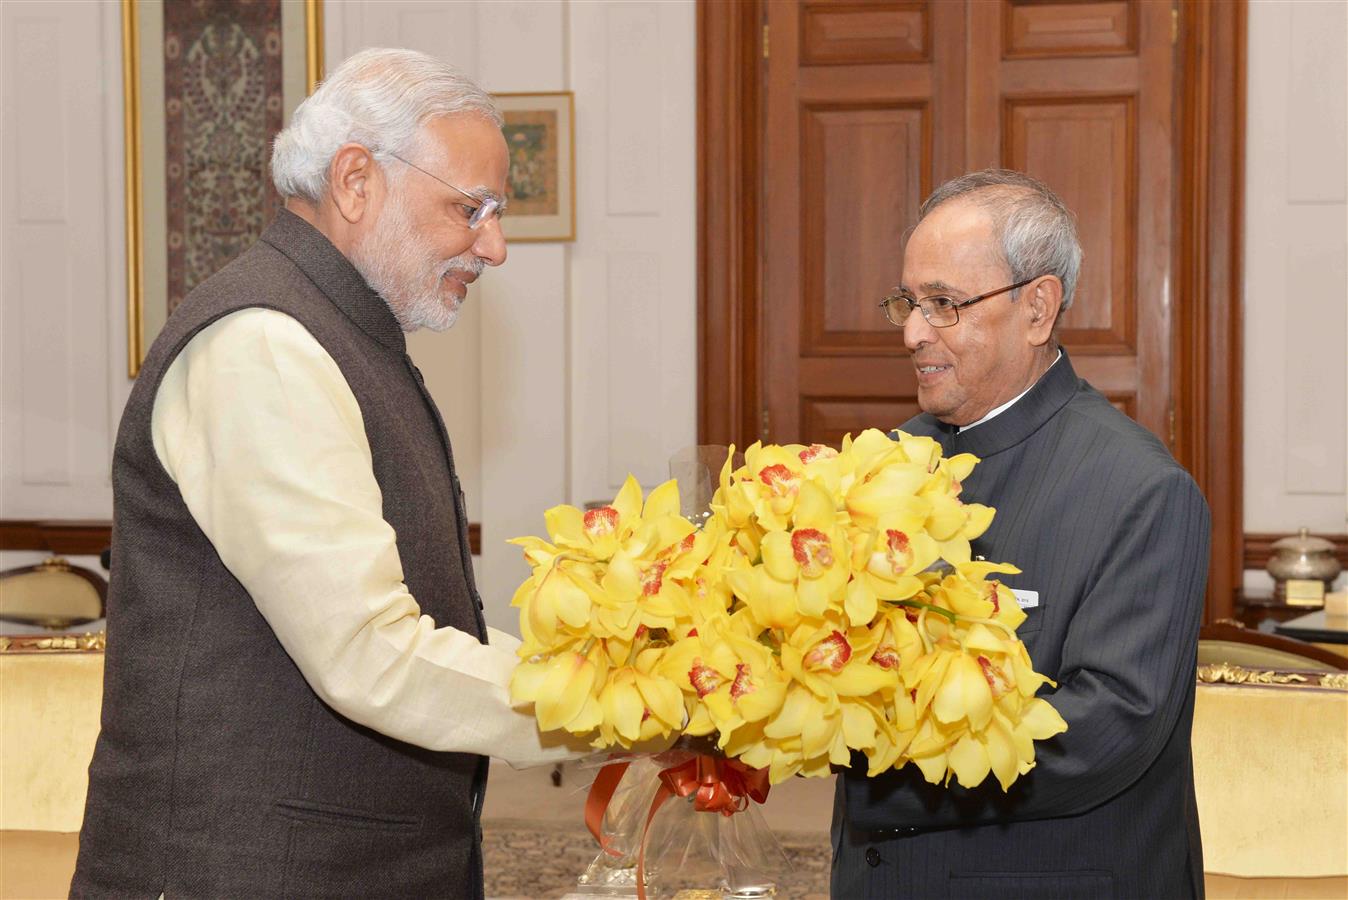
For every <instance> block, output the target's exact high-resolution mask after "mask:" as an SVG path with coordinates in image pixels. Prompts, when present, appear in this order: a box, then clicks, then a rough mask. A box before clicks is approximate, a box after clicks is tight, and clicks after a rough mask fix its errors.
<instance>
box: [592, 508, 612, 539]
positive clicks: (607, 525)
mask: <svg viewBox="0 0 1348 900" xmlns="http://www.w3.org/2000/svg"><path fill="white" fill-rule="evenodd" d="M584 521H585V531H586V533H588V534H589V535H590V537H603V536H604V535H609V534H613V532H615V531H617V530H618V511H617V510H616V509H614V508H613V507H611V506H601V507H599V508H598V509H590V510H586V511H585V520H584Z"/></svg>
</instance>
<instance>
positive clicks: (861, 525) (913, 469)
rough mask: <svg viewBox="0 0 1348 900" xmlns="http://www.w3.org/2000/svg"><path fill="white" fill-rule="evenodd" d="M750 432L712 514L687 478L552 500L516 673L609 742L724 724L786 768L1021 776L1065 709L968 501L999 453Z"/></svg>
mask: <svg viewBox="0 0 1348 900" xmlns="http://www.w3.org/2000/svg"><path fill="white" fill-rule="evenodd" d="M733 458H734V450H733V448H732V449H731V453H730V454H728V456H727V459H726V462H725V465H724V466H723V467H722V468H721V472H720V476H719V484H718V488H717V491H716V493H715V496H714V497H713V499H712V503H711V515H710V517H707V518H706V519H705V521H704V524H703V526H702V527H701V528H697V527H695V526H694V525H692V524H691V523H690V522H689V521H688V520H686V519H684V518H683V517H682V516H680V515H679V497H678V486H677V484H676V483H674V482H672V481H670V482H666V483H665V484H662V485H660V486H659V487H657V488H656V489H655V490H653V491H651V492H650V494H649V495H646V496H645V497H644V499H643V495H642V490H641V487H640V485H639V484H637V482H636V481H635V479H632V478H630V477H629V478H628V479H627V481H626V482H625V483H624V484H623V487H622V489H621V490H620V491H619V492H618V495H617V496H616V497H615V498H614V500H613V503H611V504H609V505H607V506H604V507H601V508H600V509H597V510H590V511H589V512H581V511H580V510H578V509H576V508H574V507H570V506H557V507H553V508H552V509H550V510H548V512H547V513H546V514H545V521H546V524H547V528H548V535H549V540H543V539H540V538H533V537H531V538H519V539H516V540H515V541H513V543H515V544H517V545H518V546H520V547H521V548H522V550H523V552H524V557H525V560H526V562H528V563H529V565H530V566H531V568H532V572H531V574H530V576H529V578H528V579H527V580H526V581H525V582H524V583H523V584H522V585H521V586H520V588H519V590H517V591H516V593H515V597H514V600H513V601H512V602H513V604H514V605H515V606H517V607H519V608H520V628H521V631H522V633H523V636H524V641H523V644H522V646H521V648H520V651H519V653H520V656H521V658H522V662H521V663H520V665H519V667H518V669H517V670H516V672H515V677H514V678H513V679H512V682H511V694H512V697H513V698H514V699H515V701H516V702H520V703H533V704H534V711H535V715H536V716H537V718H538V722H539V727H540V728H543V729H545V730H550V729H557V728H563V729H566V730H568V731H571V732H572V733H575V734H579V735H584V736H586V737H588V738H589V739H590V741H591V743H592V744H593V745H594V746H596V747H610V746H624V747H630V746H632V745H633V744H634V743H636V742H639V741H643V740H647V739H649V738H652V737H654V736H656V735H659V734H669V733H671V732H672V731H679V730H681V731H682V732H684V733H686V734H690V735H713V734H714V735H715V736H716V742H717V746H718V747H719V748H720V749H721V751H722V752H723V753H725V754H726V755H727V756H731V757H734V758H737V759H739V760H741V761H742V762H744V763H745V764H747V765H751V766H757V767H763V768H766V769H768V771H769V777H770V779H771V780H772V781H774V782H778V781H781V780H782V779H784V778H788V777H791V776H792V775H796V774H802V775H806V776H823V775H827V774H828V773H829V771H830V768H831V767H832V766H835V765H850V764H851V760H852V753H853V751H860V752H862V753H864V754H865V756H866V757H867V772H868V773H869V774H871V775H876V774H879V773H881V772H884V771H888V770H890V769H892V768H896V767H900V766H903V765H906V764H907V763H909V762H911V763H913V764H915V765H917V766H918V767H919V769H920V770H921V771H922V773H923V777H924V778H926V779H927V780H929V781H932V782H933V783H944V782H948V781H949V780H950V779H951V778H954V779H957V780H958V781H959V782H960V783H961V784H963V785H965V786H966V787H972V786H974V785H977V784H980V783H981V782H983V781H984V780H985V779H986V777H987V776H988V775H989V774H993V775H994V776H995V777H996V778H997V780H998V782H999V783H1000V784H1001V785H1002V787H1003V789H1006V788H1007V787H1009V786H1010V784H1012V783H1013V782H1014V781H1015V779H1016V778H1018V777H1020V776H1021V775H1023V774H1024V773H1025V772H1027V771H1029V770H1030V768H1032V767H1033V765H1034V752H1035V748H1034V742H1035V741H1038V740H1044V739H1046V738H1047V737H1051V736H1052V735H1054V734H1057V733H1059V732H1060V731H1062V730H1063V729H1064V728H1066V724H1065V723H1064V722H1063V721H1062V719H1061V717H1060V716H1058V714H1057V712H1056V711H1054V710H1053V708H1052V706H1051V705H1050V704H1049V703H1048V702H1047V701H1045V700H1044V699H1042V698H1040V697H1038V696H1037V693H1038V691H1039V689H1040V688H1041V687H1043V686H1044V685H1046V684H1049V685H1051V684H1052V682H1051V681H1049V680H1048V679H1047V678H1046V677H1044V676H1043V675H1041V674H1039V673H1037V672H1035V671H1034V668H1033V663H1032V661H1031V660H1030V657H1029V654H1028V652H1027V651H1026V649H1025V645H1024V644H1023V643H1022V642H1021V641H1020V640H1019V639H1018V638H1017V637H1016V628H1017V627H1018V626H1020V624H1021V623H1022V622H1024V620H1025V613H1024V612H1023V611H1022V610H1021V609H1020V607H1019V605H1018V604H1017V603H1016V601H1015V598H1014V596H1013V594H1012V592H1011V591H1010V590H1009V589H1008V588H1007V587H1006V586H1005V585H1003V584H1001V582H999V581H997V580H995V578H994V576H996V575H1009V574H1016V573H1017V572H1018V570H1017V569H1016V568H1015V567H1014V566H1011V565H1009V564H1005V563H992V562H984V561H982V560H977V561H975V560H972V559H971V553H970V549H971V548H970V541H972V540H974V539H975V538H977V537H978V536H979V535H981V534H982V533H983V532H984V531H985V530H986V529H987V528H988V525H989V523H990V522H991V521H992V518H993V516H994V514H995V513H994V510H992V509H991V508H989V507H985V506H981V505H979V504H965V503H963V502H962V501H961V500H960V499H959V498H960V493H961V491H962V486H963V482H964V481H965V480H966V479H967V478H968V477H969V475H970V473H971V472H972V471H973V469H974V466H975V465H976V464H977V462H978V460H977V459H976V458H975V457H973V456H971V455H969V454H959V455H956V456H952V457H945V456H943V454H942V451H941V446H940V444H939V443H937V442H936V441H935V440H933V439H931V438H928V437H923V436H918V435H907V434H903V433H899V434H898V435H897V438H891V437H890V436H888V435H887V434H885V433H883V432H880V431H878V430H875V429H868V430H866V431H863V432H862V433H861V434H859V435H857V436H856V438H855V439H853V438H852V437H851V436H850V435H849V436H847V437H845V438H844V439H843V442H842V446H841V449H839V450H835V449H833V448H831V447H827V446H824V445H820V444H812V445H810V446H803V445H795V444H791V445H783V446H773V445H761V444H754V445H753V446H751V447H749V449H748V450H747V451H746V452H745V461H744V464H743V465H742V466H740V467H739V468H738V469H736V468H735V467H734V465H733V462H732V459H733Z"/></svg>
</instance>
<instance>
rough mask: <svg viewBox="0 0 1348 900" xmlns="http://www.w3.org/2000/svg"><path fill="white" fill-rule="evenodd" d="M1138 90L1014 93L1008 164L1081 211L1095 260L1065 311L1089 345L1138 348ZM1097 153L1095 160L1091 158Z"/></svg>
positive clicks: (1067, 325)
mask: <svg viewBox="0 0 1348 900" xmlns="http://www.w3.org/2000/svg"><path fill="white" fill-rule="evenodd" d="M1134 105H1135V103H1134V98H1133V97H1131V96H1125V97H1098V98H1090V99H1082V98H1072V97H1056V98H1033V99H1018V98H1008V99H1007V101H1006V104H1005V113H1004V119H1003V121H1004V123H1005V126H1006V137H1005V138H1004V140H1003V144H1002V146H1003V155H1004V160H1003V164H1004V165H1005V166H1006V167H1007V168H1010V169H1016V170H1018V171H1021V172H1026V173H1028V174H1030V175H1033V176H1034V177H1035V178H1038V179H1039V180H1041V181H1043V182H1045V183H1047V184H1049V185H1050V186H1051V187H1052V188H1053V189H1054V191H1055V192H1057V194H1058V195H1059V196H1060V197H1062V199H1063V202H1065V203H1066V204H1067V206H1068V208H1070V209H1072V210H1073V211H1074V212H1075V213H1076V215H1077V221H1078V222H1079V223H1080V224H1079V228H1078V231H1079V236H1080V240H1081V247H1082V251H1083V253H1084V256H1085V258H1086V259H1087V260H1088V261H1089V263H1090V264H1089V265H1087V266H1085V267H1084V269H1083V270H1082V273H1081V278H1080V280H1079V282H1078V285H1077V291H1076V300H1075V302H1074V305H1073V306H1072V309H1070V310H1069V311H1068V312H1067V314H1066V317H1065V319H1064V330H1063V337H1064V340H1065V341H1066V343H1068V344H1069V345H1070V346H1071V347H1072V348H1073V349H1075V350H1077V351H1078V352H1081V353H1092V352H1095V353H1134V352H1136V333H1135V329H1134V316H1133V313H1134V310H1135V305H1136V290H1135V287H1134V285H1135V283H1136V278H1135V275H1136V272H1135V266H1134V260H1135V258H1136V252H1137V251H1136V247H1135V239H1134V230H1135V223H1136V221H1137V216H1136V210H1137V194H1136V187H1137V178H1136V167H1137V153H1136V148H1137V128H1136V115H1135V111H1134ZM1083 161H1089V165H1083V164H1082V163H1083Z"/></svg>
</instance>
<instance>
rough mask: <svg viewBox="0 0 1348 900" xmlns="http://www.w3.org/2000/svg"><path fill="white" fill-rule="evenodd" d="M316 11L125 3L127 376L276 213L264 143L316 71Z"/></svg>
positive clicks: (170, 0) (292, 2) (265, 4)
mask: <svg viewBox="0 0 1348 900" xmlns="http://www.w3.org/2000/svg"><path fill="white" fill-rule="evenodd" d="M322 14H323V5H322V0H302V2H301V0H250V2H248V3H240V2H238V0H192V2H190V3H188V2H185V0H122V47H123V53H122V61H123V70H122V77H123V92H124V97H125V104H126V105H125V126H126V231H127V238H126V244H127V247H126V262H127V320H128V321H127V356H128V360H127V373H128V375H130V376H131V377H132V378H134V377H136V374H137V373H138V372H139V371H140V365H141V362H142V361H143V360H144V359H145V353H146V351H147V350H148V349H149V347H150V344H152V343H153V342H154V339H155V336H156V335H158V334H159V331H160V329H161V328H163V326H164V322H165V321H166V320H167V319H168V317H169V314H170V313H172V312H173V310H174V308H175V307H176V306H177V305H178V304H179V303H180V302H182V300H183V298H184V297H186V296H187V294H188V293H190V292H191V290H192V289H193V288H194V287H196V286H197V285H198V284H200V283H201V282H202V281H204V280H205V279H206V278H208V277H210V276H211V275H212V274H214V273H215V272H216V271H217V270H219V269H220V267H221V266H223V265H224V264H225V263H227V262H229V261H230V260H231V259H233V258H234V257H235V256H238V255H239V253H241V252H242V251H243V250H245V249H247V248H248V247H249V246H250V245H252V244H253V242H254V241H256V240H257V239H258V237H259V236H260V235H261V234H262V230H263V229H264V228H265V227H266V226H267V224H268V223H269V222H270V221H271V220H272V218H273V217H274V216H275V215H276V211H277V209H278V208H279V207H280V205H281V200H280V197H279V196H278V195H277V193H276V190H275V188H274V187H273V186H272V183H271V142H272V138H274V137H275V135H276V133H277V132H278V131H280V130H281V127H282V126H283V125H284V123H285V121H286V120H287V119H288V118H289V116H290V113H291V112H292V111H293V110H294V109H295V107H296V106H298V105H299V103H300V101H301V100H303V99H304V98H305V96H307V95H308V94H309V93H310V92H311V91H313V89H314V86H315V85H316V84H317V82H318V79H319V77H320V76H321V73H322V69H323V42H322V34H323V25H322Z"/></svg>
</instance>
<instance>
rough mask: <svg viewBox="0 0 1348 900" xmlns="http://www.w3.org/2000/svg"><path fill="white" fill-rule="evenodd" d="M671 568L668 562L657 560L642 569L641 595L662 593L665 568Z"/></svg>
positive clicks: (649, 595)
mask: <svg viewBox="0 0 1348 900" xmlns="http://www.w3.org/2000/svg"><path fill="white" fill-rule="evenodd" d="M668 568H669V563H667V562H656V563H652V564H651V565H649V566H647V567H646V568H645V569H643V570H642V571H641V595H642V596H643V597H654V596H655V595H656V594H658V593H660V588H662V587H664V584H665V570H666V569H668Z"/></svg>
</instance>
